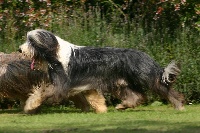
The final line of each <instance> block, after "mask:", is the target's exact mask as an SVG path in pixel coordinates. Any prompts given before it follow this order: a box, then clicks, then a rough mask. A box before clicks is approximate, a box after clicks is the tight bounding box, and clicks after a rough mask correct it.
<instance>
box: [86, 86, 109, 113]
mask: <svg viewBox="0 0 200 133" xmlns="http://www.w3.org/2000/svg"><path fill="white" fill-rule="evenodd" d="M83 93H84V96H85V98H86V99H87V101H88V103H89V104H90V105H91V107H92V108H93V109H94V110H95V112H96V113H105V112H107V106H106V102H105V98H104V96H103V95H102V94H101V93H99V92H97V90H94V89H93V90H87V91H85V92H83Z"/></svg>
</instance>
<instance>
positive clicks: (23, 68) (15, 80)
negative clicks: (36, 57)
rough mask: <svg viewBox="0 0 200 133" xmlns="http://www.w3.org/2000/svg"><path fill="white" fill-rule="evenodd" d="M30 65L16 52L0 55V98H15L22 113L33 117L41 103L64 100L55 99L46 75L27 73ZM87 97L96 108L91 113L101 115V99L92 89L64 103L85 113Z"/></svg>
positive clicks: (60, 98) (33, 72)
mask: <svg viewBox="0 0 200 133" xmlns="http://www.w3.org/2000/svg"><path fill="white" fill-rule="evenodd" d="M30 65H31V60H30V59H28V58H23V56H21V54H19V53H11V54H4V53H0V97H8V98H11V99H19V100H20V104H21V106H22V107H23V108H24V111H25V113H29V114H33V113H37V111H38V108H39V107H40V105H41V104H42V103H44V102H46V103H50V104H52V103H54V102H56V103H57V102H60V101H61V100H63V99H65V97H55V95H54V93H55V87H54V85H52V84H51V82H50V79H49V77H48V74H47V73H46V72H44V71H42V70H31V68H30ZM91 97H93V98H92V99H96V100H97V103H96V105H97V106H95V107H94V106H93V107H94V109H95V111H96V112H97V113H98V112H101V106H100V105H101V104H100V102H101V97H102V96H101V95H99V94H98V93H97V92H96V91H95V90H89V91H87V92H84V94H82V93H79V94H77V95H74V96H71V97H69V99H68V100H71V101H73V102H74V104H75V106H76V107H78V108H81V109H82V111H89V109H90V105H89V103H88V101H87V99H91ZM103 100H104V99H103ZM102 103H104V101H103V102H102ZM103 106H104V105H103ZM99 108H100V109H99Z"/></svg>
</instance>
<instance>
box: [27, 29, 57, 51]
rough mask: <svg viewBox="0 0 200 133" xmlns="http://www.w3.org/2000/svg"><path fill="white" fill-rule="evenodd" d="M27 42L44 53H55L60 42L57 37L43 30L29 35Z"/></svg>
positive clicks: (34, 31) (31, 32)
mask: <svg viewBox="0 0 200 133" xmlns="http://www.w3.org/2000/svg"><path fill="white" fill-rule="evenodd" d="M27 40H28V43H29V44H30V45H32V46H33V47H35V48H36V49H40V50H43V51H46V52H47V51H49V52H52V51H55V50H56V48H57V46H58V40H57V39H56V37H55V35H54V34H53V33H51V32H49V31H46V30H43V29H37V30H32V31H30V32H28V33H27Z"/></svg>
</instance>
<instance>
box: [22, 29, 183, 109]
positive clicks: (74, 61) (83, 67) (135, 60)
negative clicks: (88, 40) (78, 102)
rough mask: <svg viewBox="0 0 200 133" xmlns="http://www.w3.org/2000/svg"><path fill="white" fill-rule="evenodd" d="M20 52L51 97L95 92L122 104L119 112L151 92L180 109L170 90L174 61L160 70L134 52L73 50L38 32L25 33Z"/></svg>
mask: <svg viewBox="0 0 200 133" xmlns="http://www.w3.org/2000/svg"><path fill="white" fill-rule="evenodd" d="M20 51H21V52H22V53H23V54H24V55H26V56H29V57H31V58H32V64H31V68H32V69H33V68H37V69H42V70H44V71H47V72H48V74H49V77H50V79H51V80H52V82H53V84H54V85H55V88H56V91H55V95H62V94H64V95H63V96H65V95H66V94H67V95H69V96H70V95H74V94H76V93H79V92H83V91H88V90H94V89H95V90H96V91H97V92H100V93H101V92H103V93H105V92H108V93H111V94H113V95H114V96H116V97H118V98H120V99H121V100H122V103H121V104H119V105H118V106H117V107H116V108H118V109H120V108H128V107H135V106H137V105H138V104H139V103H140V102H141V101H142V100H143V98H144V96H145V91H147V90H151V91H153V92H154V93H156V94H158V95H160V96H161V97H162V98H165V99H167V100H168V101H170V102H171V104H172V105H173V106H174V107H175V108H176V109H178V110H183V109H184V105H183V103H184V97H183V95H182V94H181V93H179V92H177V91H175V90H174V89H173V88H172V85H173V83H174V81H175V80H176V76H177V75H178V74H179V73H180V69H179V67H178V66H177V65H176V63H175V62H174V61H172V62H171V63H170V64H169V65H168V66H167V67H165V68H162V67H160V66H159V65H158V64H157V63H156V62H155V61H154V60H153V59H152V58H151V57H149V56H148V55H147V54H145V53H144V52H141V51H138V50H134V49H122V48H110V47H106V48H95V47H87V46H76V45H73V44H70V43H69V42H67V41H64V40H62V39H61V38H59V37H58V36H55V35H54V34H52V33H51V32H49V31H46V30H42V29H37V30H33V31H30V32H28V34H27V41H26V42H25V43H24V44H23V45H21V46H20ZM34 63H37V64H38V66H34ZM102 101H103V100H102ZM102 112H106V109H105V110H102Z"/></svg>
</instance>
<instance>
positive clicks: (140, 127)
mask: <svg viewBox="0 0 200 133" xmlns="http://www.w3.org/2000/svg"><path fill="white" fill-rule="evenodd" d="M0 132H4V133H10V132H17V133H20V132H29V133H32V132H34V133H37V132H43V133H57V132H67V133H75V132H76V133H90V132H95V133H106V132H107V133H128V132H134V133H142V132H146V133H155V132H164V133H178V132H184V133H199V132H200V105H190V106H189V105H187V106H186V110H185V111H176V110H174V109H173V108H172V107H170V106H166V105H163V106H150V105H149V106H141V107H137V108H136V109H128V110H125V111H117V110H115V109H114V108H112V107H110V108H109V111H108V113H105V114H95V113H93V112H89V113H81V112H80V110H78V109H71V108H64V109H63V108H62V109H60V108H48V109H46V108H45V109H43V110H42V112H41V113H40V114H37V115H26V114H22V113H19V112H18V110H6V111H0Z"/></svg>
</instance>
